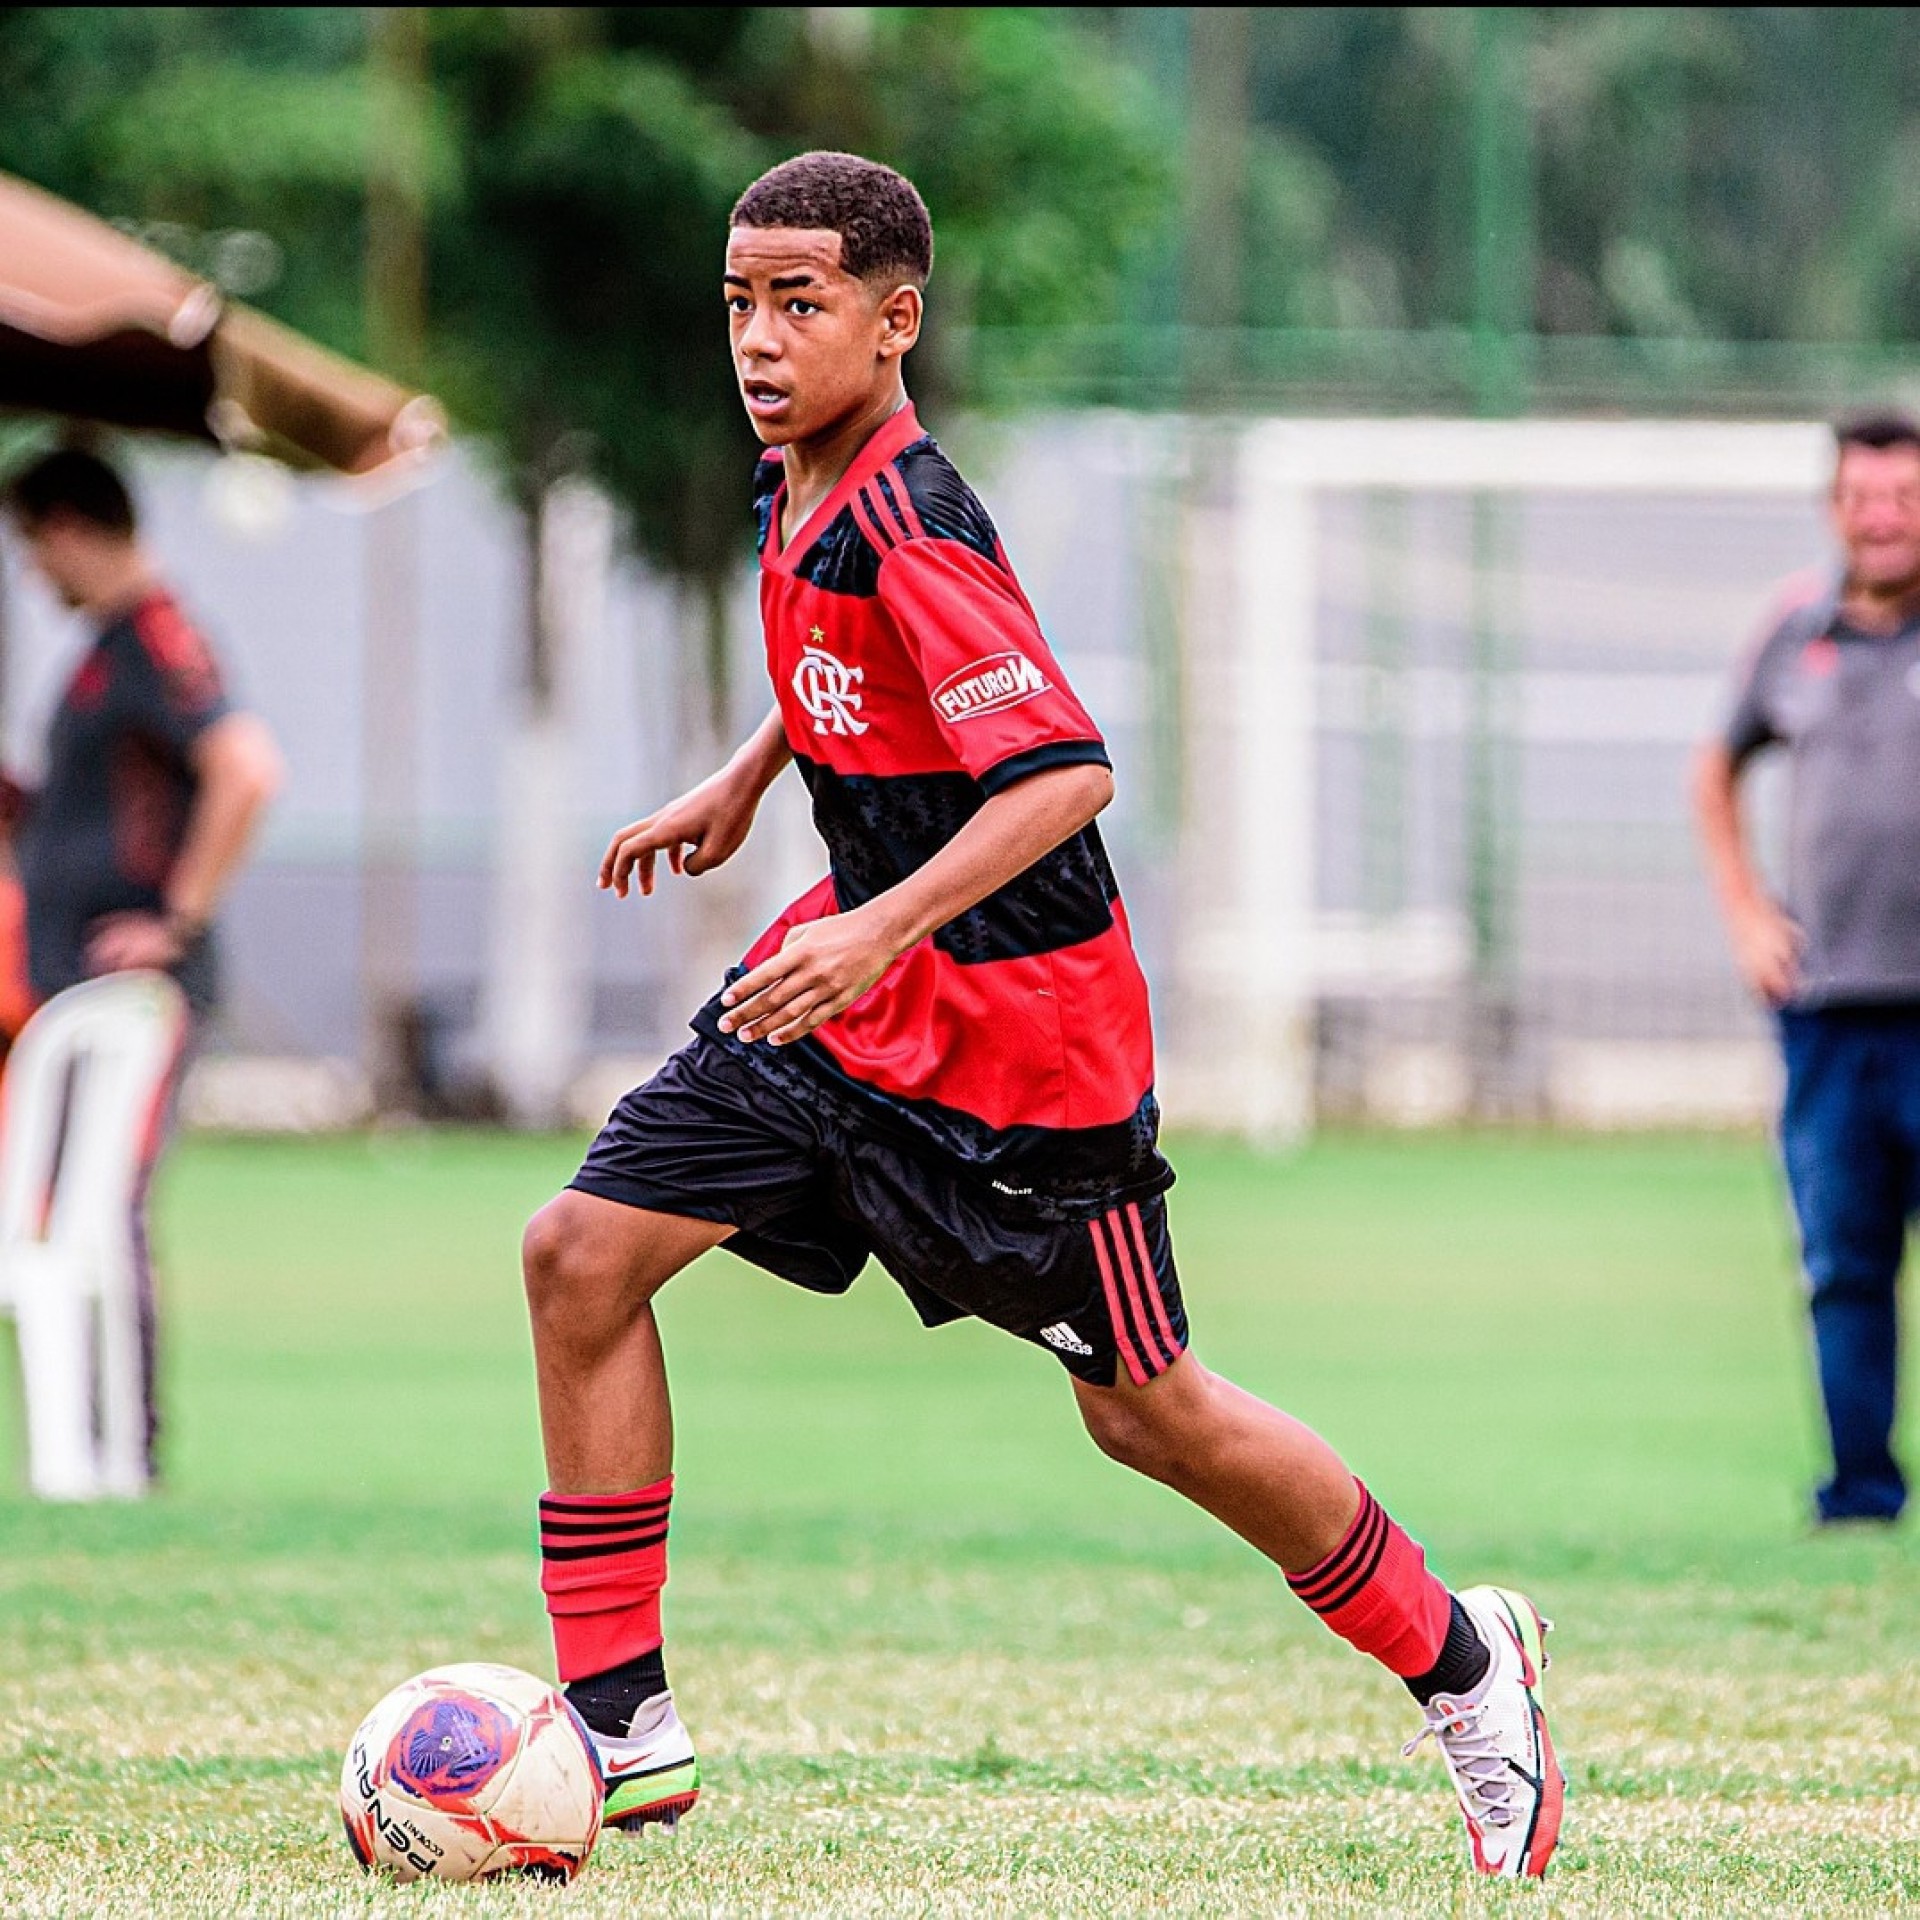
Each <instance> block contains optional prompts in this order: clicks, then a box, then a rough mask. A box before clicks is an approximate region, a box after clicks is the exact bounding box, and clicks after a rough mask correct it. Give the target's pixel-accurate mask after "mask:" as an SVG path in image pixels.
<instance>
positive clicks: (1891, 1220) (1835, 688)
mask: <svg viewBox="0 0 1920 1920" xmlns="http://www.w3.org/2000/svg"><path fill="white" fill-rule="evenodd" d="M1838 440H1839V449H1838V458H1837V462H1836V465H1835V470H1834V482H1833V494H1832V501H1831V511H1832V519H1833V527H1834V532H1835V534H1836V535H1837V537H1838V539H1839V543H1840V547H1841V550H1842V556H1843V564H1842V567H1841V568H1840V570H1839V571H1838V572H1836V573H1832V574H1826V575H1815V576H1810V577H1808V578H1805V579H1803V580H1800V581H1798V582H1794V583H1791V584H1790V586H1789V588H1788V589H1787V591H1786V593H1785V594H1784V596H1783V597H1782V599H1781V601H1780V604H1779V606H1778V607H1777V608H1776V610H1775V613H1774V616H1773V619H1772V621H1771V623H1770V626H1769V628H1768V631H1767V632H1766V634H1765V635H1764V637H1763V639H1762V642H1761V645H1760V646H1759V648H1758V650H1757V651H1756V652H1755V653H1754V654H1753V656H1752V658H1751V660H1750V661H1749V662H1748V665H1747V669H1746V672H1745V676H1744V679H1743V681H1742V685H1741V688H1740V693H1739V697H1738V700H1737V702H1736V703H1735V706H1734V710H1733V715H1732V718H1731V719H1730V721H1729V722H1728V725H1727V728H1726V731H1725V732H1724V734H1723V735H1722V736H1721V737H1720V738H1719V739H1718V740H1715V741H1712V742H1709V743H1708V744H1707V745H1706V746H1705V747H1703V748H1702V750H1701V753H1700V757H1699V761H1698V766H1697V771H1696V776H1695V785H1694V801H1695V810H1696V813H1697V816H1698V821H1699V827H1700V834H1701V839H1702V841H1703V842H1704V845H1705V849H1706V856H1707V865H1708V868H1709V870H1710V872H1711V874H1712V878H1713V883H1714V888H1715V891H1716V893H1717V894H1718V896H1719V901H1720V905H1721V909H1722V911H1723V912H1724V914H1725V916H1726V920H1727V926H1728V930H1729V932H1730V934H1731V937H1732V942H1733V949H1734V956H1735V959H1736V960H1737V962H1738V964H1739V967H1740V971H1741V973H1742V975H1743V976H1744V977H1745V979H1746V981H1747V984H1748V985H1749V986H1750V987H1751V988H1752V989H1753V991H1754V992H1755V993H1756V994H1757V995H1758V996H1759V997H1760V999H1761V1000H1763V1001H1764V1002H1765V1003H1766V1004H1768V1005H1769V1006H1771V1007H1773V1008H1774V1009H1775V1010H1776V1014H1777V1018H1778V1022H1779V1031H1780V1039H1781V1046H1782V1049H1783V1051H1784V1053H1785V1056H1786V1069H1787V1093H1786V1109H1785V1114H1784V1117H1783V1120H1782V1125H1781V1139H1782V1147H1783V1151H1784V1158H1785V1161H1786V1170H1787V1181H1788V1185H1789V1186H1790V1188H1791V1190H1792V1194H1793V1205H1794V1210H1795V1212H1796V1213H1797V1215H1798V1216H1799V1222H1800V1237H1801V1245H1802V1250H1803V1257H1804V1261H1805V1266H1806V1275H1807V1283H1808V1288H1809V1296H1810V1303H1811V1307H1812V1315H1813V1332H1814V1342H1815V1346H1816V1349H1817V1352H1818V1356H1819V1368H1820V1387H1821V1392H1822V1394H1823V1396H1824V1399H1825V1403H1826V1414H1827V1427H1828V1431H1829V1434H1830V1436H1831V1439H1832V1444H1833V1472H1832V1475H1831V1477H1830V1478H1829V1479H1828V1480H1827V1481H1826V1483H1825V1484H1824V1485H1823V1486H1822V1487H1821V1488H1820V1489H1819V1491H1818V1494H1817V1495H1816V1515H1817V1518H1818V1519H1819V1520H1820V1521H1821V1522H1822V1523H1823V1524H1824V1523H1831V1522H1840V1521H1880V1522H1887V1521H1892V1520H1895V1519H1897V1518H1898V1517H1899V1514H1900V1511H1901V1509H1902V1507H1903V1506H1904V1505H1905V1504H1906V1497H1907V1487H1906V1478H1905V1476H1904V1474H1903V1473H1902V1471H1901V1469H1900V1465H1899V1462H1898V1461H1897V1459H1896V1458H1895V1455H1894V1448H1893V1427H1894V1402H1895V1379H1896V1371H1897V1348H1898V1341H1897V1331H1898V1315H1897V1311H1896V1285H1897V1282H1898V1279H1899V1274H1900V1265H1901V1256H1902V1253H1903V1251H1904V1248H1905V1241H1906V1232H1907V1223H1908V1221H1909V1219H1910V1218H1911V1217H1912V1215H1913V1214H1914V1212H1915V1211H1916V1209H1917V1208H1920V423H1916V422H1915V421H1913V420H1910V419H1907V418H1905V417H1903V416H1900V415H1896V414H1879V415H1875V416H1873V417H1871V418H1862V419H1859V420H1855V421H1852V422H1850V423H1848V424H1846V425H1844V426H1842V427H1841V428H1840V429H1839V433H1838ZM1773 746H1780V747H1783V748H1784V749H1785V751H1786V754H1787V761H1788V766H1789V768H1790V771H1791V776H1792V804H1791V826H1790V832H1789V839H1788V848H1787V871H1786V888H1785V897H1784V899H1783V900H1781V901H1776V900H1775V899H1774V898H1773V897H1772V895H1771V894H1770V893H1769V891H1768V889H1767V887H1766V885H1765V883H1764V882H1763V880H1762V879H1761V877H1760V875H1759V873H1758V872H1757V870H1756V868H1755V865H1754V862H1753V860H1752V857H1751V855H1750V853H1749V851H1748V846H1747V839H1746V835H1745V832H1744V830H1743V826H1742V821H1741V814H1740V807H1739V786H1740V781H1741V777H1742V775H1743V774H1744V772H1745V770H1746V768H1747V766H1748V765H1749V764H1750V762H1751V760H1752V758H1753V756H1754V755H1755V754H1756V753H1758V752H1760V751H1761V750H1762V749H1764V748H1768V747H1773Z"/></svg>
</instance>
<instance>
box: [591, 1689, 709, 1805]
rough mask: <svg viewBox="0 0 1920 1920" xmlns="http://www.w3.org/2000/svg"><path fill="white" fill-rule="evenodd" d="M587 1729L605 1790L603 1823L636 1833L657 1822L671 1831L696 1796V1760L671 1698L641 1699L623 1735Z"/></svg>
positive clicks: (697, 1791) (697, 1762)
mask: <svg viewBox="0 0 1920 1920" xmlns="http://www.w3.org/2000/svg"><path fill="white" fill-rule="evenodd" d="M588 1731H589V1733H592V1736H593V1750H594V1753H595V1754H596V1755H597V1756H598V1758H599V1761H600V1773H601V1777H602V1778H603V1779H604V1780H605V1781H606V1786H607V1802H606V1810H605V1812H604V1813H603V1814H602V1815H601V1824H602V1825H603V1826H608V1827H623V1828H626V1829H627V1830H629V1831H632V1832H637V1831H638V1830H639V1829H640V1828H642V1827H644V1826H647V1825H649V1824H650V1823H653V1822H656V1821H657V1822H658V1823H659V1824H660V1825H661V1826H662V1827H664V1828H665V1829H666V1830H667V1831H668V1832H669V1833H671V1832H672V1831H673V1829H674V1828H675V1827H676V1826H678V1825H679V1822H680V1816H681V1815H682V1814H683V1813H685V1812H686V1810H687V1809H688V1808H689V1807H690V1806H692V1805H693V1803H694V1802H695V1801H696V1800H698V1799H699V1798H700V1762H699V1761H698V1759H696V1758H695V1757H694V1751H693V1741H692V1739H691V1737H690V1736H689V1735H688V1733H687V1730H686V1728H685V1727H684V1726H682V1725H681V1723H680V1716H679V1714H677V1713H676V1712H675V1711H674V1709H673V1695H672V1694H670V1693H656V1694H655V1695H654V1696H653V1698H652V1699H651V1700H644V1701H642V1702H641V1704H640V1706H639V1708H638V1709H637V1710H636V1711H635V1713H634V1716H633V1719H632V1721H631V1723H630V1724H629V1725H628V1728H627V1731H626V1732H625V1733H624V1734H605V1733H594V1732H593V1730H592V1729H591V1728H589V1729H588Z"/></svg>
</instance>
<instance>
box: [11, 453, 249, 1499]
mask: <svg viewBox="0 0 1920 1920" xmlns="http://www.w3.org/2000/svg"><path fill="white" fill-rule="evenodd" d="M6 509H7V515H8V518H9V519H10V520H11V521H12V523H13V525H14V527H15V529H16V530H17V532H18V533H19V535H20V538H21V541H22V544H23V545H24V546H25V548H26V552H27V556H28V558H29V560H30V561H31V562H32V564H33V566H34V569H35V570H36V571H37V572H38V573H39V574H40V575H41V576H42V577H43V578H44V579H45V580H46V582H47V584H48V585H49V586H50V587H52V589H53V590H54V592H55V593H56V594H58V595H59V597H60V599H61V600H62V601H63V602H64V603H65V604H66V605H67V606H69V607H71V608H72V609H74V610H75V611H76V612H78V613H81V614H84V615H85V616H86V618H87V619H88V621H89V622H90V623H91V624H92V626H93V628H94V640H93V644H92V646H91V647H89V648H88V650H87V652H86V653H85V655H84V656H83V657H82V659H81V661H80V663H79V665H78V667H77V668H76V669H75V671H74V673H73V676H72V678H71V679H70V680H69V682H68V683H67V688H66V692H65V693H64V695H63V696H62V698H61V701H60V706H59V709H58V711H57V712H56V713H55V715H54V720H53V726H52V730H51V733H50V734H49V736H48V741H47V764H46V771H45V776H44V778H43V780H42V783H41V785H40V787H39V790H38V791H37V792H36V793H34V794H32V795H31V796H29V797H27V798H26V799H25V801H24V808H23V817H22V819H21V822H20V824H19V826H18V828H17V829H16V849H17V854H18V860H19V868H20V880H21V884H22V886H23V888H24V890H25V893H26V907H27V968H28V974H29V978H30V980H31V983H32V988H33V993H34V996H35V997H36V999H39V1000H46V999H50V998H51V997H52V996H53V995H54V994H56V993H59V992H60V991H61V990H62V989H63V988H66V987H70V986H73V985H75V984H76V983H77V982H79V981H81V980H85V979H88V978H91V977H92V976H94V975H96V974H103V973H119V972H125V971H129V970H133V969H140V968H151V969H153V970H155V971H158V972H163V973H170V974H172V975H173V976H174V978H175V979H177V980H178V981H179V982H180V984H181V986H182V987H183V988H184V989H185V992H186V995H187V1000H188V1003H189V1005H190V1006H191V1007H192V1008H193V1011H194V1013H195V1015H196V1017H204V1016H205V1015H206V1014H207V1013H208V1012H210V1011H211V1010H212V1007H213V1005H214V1002H215V999H216V996H217V992H218V971H217V960H216V955H215V952H214V942H213V917H214V912H215V909H216V908H217V907H218V905H219V903H220V901H221V899H222V897H223V896H224V894H225V893H226V890H227V888H228V886H229V884H230V883H231V882H232V880H233V878H234V876H235V875H236V874H237V873H238V872H239V870H240V866H241V864H242V862H243V861H244V859H245V857H246V853H247V849H248V847H249V845H250V844H251V843H252V840H253V836H254V832H255V829H256V828H257V826H258V825H259V822H260V818H261V814H262V812H263V811H264V809H265V807H266V805H267V803H268V801H269V800H270V799H271V798H272V796H273V794H274V792H275V790H276V789H277V787H278V786H279V782H280V756H279V752H278V750H277V749H276V747H275V745H274V741H273V736H272V735H271V733H269V732H268V730H267V728H266V725H265V723H264V722H262V721H261V720H260V719H259V718H258V717H256V716H255V715H253V714H250V713H241V712H237V711H235V710H234V708H233V707H232V706H230V705H229V703H228V700H227V696H226V692H225V689H224V687H223V685H222V681H221V675H220V670H219V668H218V667H217V666H216V665H215V663H214V659H213V656H212V654H211V653H210V652H209V651H208V648H207V644H206V642H205V641H204V640H203V639H202V638H201V636H200V634H199V633H198V632H197V631H196V630H195V628H194V627H193V626H192V625H191V624H190V623H189V621H188V620H187V618H186V616H185V615H184V614H183V613H182V612H181V611H180V608H179V606H178V605H177V604H176V603H175V601H174V598H173V596H172V594H171V593H169V592H168V590H167V589H166V587H165V586H164V585H162V583H161V580H160V576H159V574H158V573H157V572H156V571H155V568H154V565H153V562H152V560H151V558H150V556H149V555H148V553H147V550H146V548H145V547H144V546H143V545H142V544H141V541H140V537H139V531H138V528H137V525H136V523H135V516H134V508H133V501H132V498H131V496H130V495H129V493H128V491H127V487H126V483H125V482H124V481H123V480H122V479H121V477H120V476H119V474H117V473H116V472H115V471H114V470H113V468H112V467H110V466H109V465H107V463H106V462H105V461H103V460H101V459H98V458H97V457H95V456H94V455H93V454H90V453H83V452H79V451H76V450H65V451H61V452H57V453H50V454H47V455H45V456H44V457H42V458H41V459H39V460H36V461H34V462H33V463H32V464H31V465H29V466H28V467H26V468H24V469H23V470H22V471H21V472H19V473H17V474H16V475H15V476H14V477H13V479H12V480H11V481H10V482H9V483H8V486H7V489H6ZM160 1136H161V1130H160V1129H158V1128H156V1129H155V1132H154V1136H153V1138H152V1139H151V1140H150V1142H149V1145H148V1149H147V1151H148V1156H149V1158H148V1164H147V1166H146V1168H145V1169H144V1170H143V1177H142V1178H141V1179H140V1181H139V1182H138V1183H137V1185H136V1192H137V1193H138V1194H139V1195H140V1199H139V1200H138V1201H137V1202H136V1204H135V1212H134V1220H133V1223H132V1230H133V1240H134V1249H135V1258H136V1267H137V1272H138V1299H139V1303H140V1315H141V1330H142V1346H143V1352H144V1359H145V1372H146V1394H147V1436H148V1438H147V1450H148V1467H149V1471H151V1469H152V1464H153V1441H154V1436H155V1434H156V1432H157V1429H158V1414H157V1408H156V1400H155V1391H154V1318H155V1316H154V1299H153V1284H152V1273H151V1269H150V1267H149V1264H148V1261H147V1254H146V1248H147V1238H146V1219H145V1195H146V1189H147V1185H148V1181H149V1179H150V1177H151V1173H152V1163H153V1160H154V1159H155V1158H157V1157H158V1154H159V1150H160V1146H161V1137H160Z"/></svg>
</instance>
